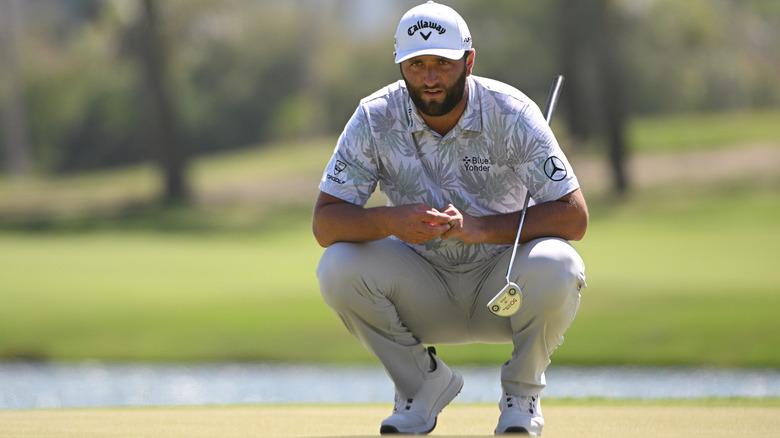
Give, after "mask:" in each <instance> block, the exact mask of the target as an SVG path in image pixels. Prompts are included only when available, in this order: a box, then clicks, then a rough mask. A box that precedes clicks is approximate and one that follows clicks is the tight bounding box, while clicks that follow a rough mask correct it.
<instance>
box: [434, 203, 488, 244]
mask: <svg viewBox="0 0 780 438" xmlns="http://www.w3.org/2000/svg"><path fill="white" fill-rule="evenodd" d="M443 213H444V214H446V215H447V216H448V217H449V218H450V220H449V222H448V224H449V225H450V227H451V228H450V229H449V230H447V231H446V232H445V233H444V234H442V236H441V238H442V239H459V240H460V241H461V242H463V243H468V244H472V243H481V242H483V241H484V240H482V239H484V237H483V236H482V229H481V227H480V225H481V224H480V222H479V219H477V218H475V217H474V216H470V215H468V214H466V213H463V212H461V211H460V210H458V209H457V207H455V206H454V205H452V204H447V206H446V207H445V208H444V211H443Z"/></svg>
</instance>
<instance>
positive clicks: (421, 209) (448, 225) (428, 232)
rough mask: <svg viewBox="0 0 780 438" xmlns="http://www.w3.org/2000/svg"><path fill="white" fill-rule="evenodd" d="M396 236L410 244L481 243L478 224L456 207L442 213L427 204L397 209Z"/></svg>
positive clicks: (447, 208) (394, 223)
mask: <svg viewBox="0 0 780 438" xmlns="http://www.w3.org/2000/svg"><path fill="white" fill-rule="evenodd" d="M394 209H395V211H394V216H395V219H394V220H393V230H392V232H391V234H392V235H394V236H396V237H398V238H399V239H401V240H403V241H404V242H408V243H423V242H427V241H429V240H431V239H435V238H437V237H441V238H442V239H460V240H461V241H463V242H464V243H478V238H477V231H478V221H477V219H476V218H474V217H472V216H469V215H467V214H465V213H462V212H461V211H460V210H458V209H457V208H456V207H455V206H454V205H452V204H447V206H446V207H445V208H444V209H443V210H442V211H439V210H437V209H435V208H433V207H430V206H428V205H425V204H410V205H402V206H398V207H395V208H394Z"/></svg>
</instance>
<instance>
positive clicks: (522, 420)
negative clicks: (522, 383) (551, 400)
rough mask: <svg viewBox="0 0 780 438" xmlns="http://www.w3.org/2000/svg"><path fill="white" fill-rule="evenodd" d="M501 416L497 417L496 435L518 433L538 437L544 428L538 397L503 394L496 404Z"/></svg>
mask: <svg viewBox="0 0 780 438" xmlns="http://www.w3.org/2000/svg"><path fill="white" fill-rule="evenodd" d="M498 407H499V409H501V416H499V417H498V426H497V427H496V431H495V433H496V435H502V434H505V433H518V434H526V435H531V436H540V435H541V434H542V428H543V427H544V417H542V404H541V401H540V400H539V396H538V395H528V396H515V395H512V394H508V393H505V394H504V397H503V398H501V401H500V402H499V403H498Z"/></svg>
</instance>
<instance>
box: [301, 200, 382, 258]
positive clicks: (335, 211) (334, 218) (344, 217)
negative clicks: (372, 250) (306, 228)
mask: <svg viewBox="0 0 780 438" xmlns="http://www.w3.org/2000/svg"><path fill="white" fill-rule="evenodd" d="M386 208H387V207H372V208H364V207H361V206H359V205H355V204H349V203H344V202H335V203H330V204H325V205H318V206H317V207H316V208H315V214H314V219H313V221H312V229H313V231H314V237H315V238H316V239H317V242H318V243H319V244H320V245H321V246H323V247H328V246H330V245H333V244H334V243H336V242H370V241H373V240H379V239H383V238H385V237H387V236H388V235H389V234H388V233H387V232H386V231H385V227H384V226H383V211H382V210H383V209H386Z"/></svg>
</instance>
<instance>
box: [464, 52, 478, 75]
mask: <svg viewBox="0 0 780 438" xmlns="http://www.w3.org/2000/svg"><path fill="white" fill-rule="evenodd" d="M476 52H477V51H476V50H474V49H471V51H470V52H469V54H468V56H466V76H469V75H470V74H471V69H473V68H474V57H475V56H476V55H475V53H476Z"/></svg>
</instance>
